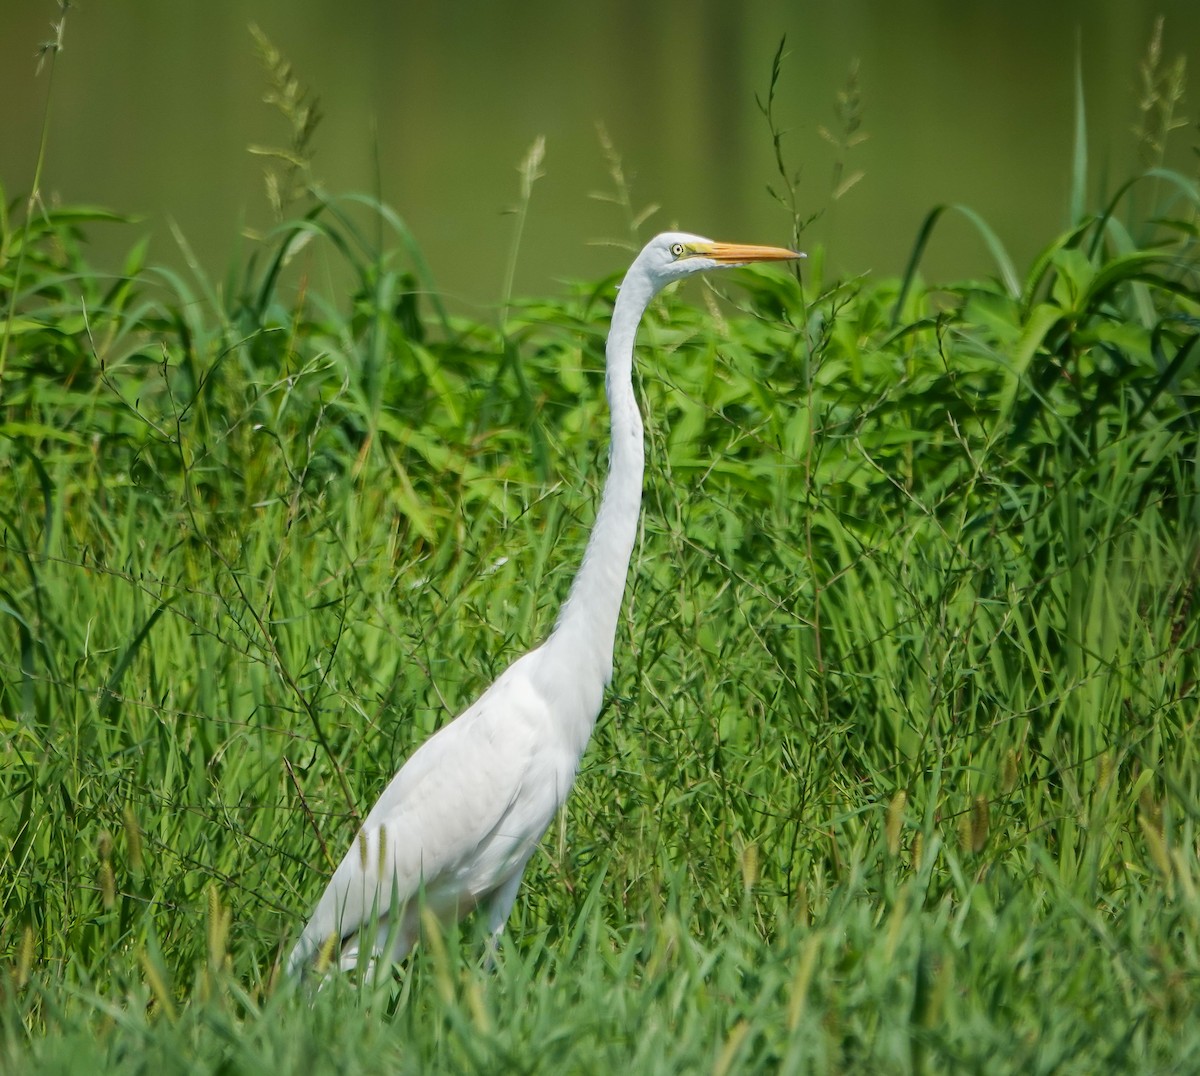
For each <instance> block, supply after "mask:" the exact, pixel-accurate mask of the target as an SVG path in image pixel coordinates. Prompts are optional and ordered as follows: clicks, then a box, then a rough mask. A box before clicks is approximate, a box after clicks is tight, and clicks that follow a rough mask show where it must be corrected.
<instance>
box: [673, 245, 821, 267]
mask: <svg viewBox="0 0 1200 1076" xmlns="http://www.w3.org/2000/svg"><path fill="white" fill-rule="evenodd" d="M690 253H692V254H695V255H698V256H699V257H702V258H712V260H713V261H715V262H720V263H721V264H722V265H747V264H749V263H750V262H782V261H792V260H793V259H795V258H803V257H804V255H803V254H801V253H799V252H798V251H795V250H788V249H787V248H786V247H756V246H751V245H750V244H747V243H697V244H695V245H694V246H693V247H692V249H691V251H690Z"/></svg>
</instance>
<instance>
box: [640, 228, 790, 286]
mask: <svg viewBox="0 0 1200 1076" xmlns="http://www.w3.org/2000/svg"><path fill="white" fill-rule="evenodd" d="M803 257H804V255H803V254H800V253H797V252H796V251H794V250H787V249H785V248H784V247H756V246H750V245H748V244H745V243H718V242H716V241H715V240H712V239H705V238H704V236H702V235H690V234H689V233H687V232H663V233H662V234H661V235H656V236H655V237H654V238H653V239H651V240H650V242H649V243H647V244H646V245H645V247H644V248H643V249H642V252H641V254H639V255H638V256H637V259H636V260H635V262H634V266H635V267H636V266H639V265H640V266H641V267H642V268H643V269H644V270H645V271H646V273H647V275H648V276H649V277H650V279H651V280H652V281H653V282H654V286H655V290H658V289H659V288H661V287H663V286H665V285H666V284H669V283H671V281H673V280H680V279H682V278H683V277H685V276H691V275H692V274H693V273H703V272H705V271H707V270H709V269H728V268H730V267H732V266H735V265H749V264H750V263H751V262H775V261H790V260H792V259H795V258H803Z"/></svg>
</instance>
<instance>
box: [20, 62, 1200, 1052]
mask: <svg viewBox="0 0 1200 1076" xmlns="http://www.w3.org/2000/svg"><path fill="white" fill-rule="evenodd" d="M284 75H286V72H283V73H281V75H280V77H283V76H284ZM772 88H773V89H774V83H772ZM1168 90H1169V87H1168ZM1164 92H1167V91H1164ZM1080 107H1081V109H1082V102H1081V103H1080ZM1164 114H1166V113H1164ZM1155 115H1156V113H1153V112H1150V113H1148V114H1147V123H1148V124H1153V123H1154V122H1156V121H1155V119H1154V116H1155ZM1173 119H1174V114H1173V113H1171V114H1169V115H1168V124H1169V123H1170V122H1173ZM1160 120H1161V116H1160ZM1161 127H1162V124H1161V122H1160V123H1159V129H1161ZM1082 129H1083V128H1082V124H1081V129H1080V132H1077V134H1076V141H1075V159H1076V163H1077V174H1076V187H1075V192H1074V195H1073V197H1072V208H1071V218H1070V220H1069V223H1068V225H1067V227H1066V228H1065V229H1064V231H1063V232H1062V234H1060V235H1058V236H1054V237H1049V238H1048V240H1047V242H1046V244H1045V247H1044V250H1043V251H1042V253H1041V254H1040V255H1039V256H1038V257H1037V258H1036V259H1034V261H1033V263H1032V264H1031V265H1029V266H1027V267H1024V268H1023V269H1022V268H1018V267H1017V266H1015V265H1013V264H1012V263H1011V261H1010V260H1009V259H1008V257H1007V255H1006V254H1005V251H1004V247H1003V244H1002V242H1001V239H1000V238H999V237H997V236H995V235H994V234H992V233H991V232H990V231H989V230H988V229H987V226H986V224H985V223H984V222H983V221H981V220H979V219H978V218H977V217H975V216H974V215H972V214H970V213H969V211H964V212H967V213H968V216H969V217H970V219H972V220H973V222H974V223H975V225H976V226H977V227H978V228H979V229H980V235H981V241H982V243H983V244H984V246H985V249H988V250H990V252H991V256H992V257H993V258H994V273H993V275H991V276H990V277H987V278H980V279H974V280H968V281H962V282H956V283H952V284H946V283H932V282H928V281H926V280H924V279H923V278H922V276H921V273H920V261H921V256H922V252H923V251H924V249H925V247H926V245H927V243H929V242H936V235H937V228H938V221H939V219H940V218H941V215H942V212H943V210H941V209H935V210H933V211H932V212H931V214H930V217H929V219H928V220H927V222H926V225H925V227H924V228H923V229H922V230H921V232H920V233H919V235H918V236H917V237H916V238H915V241H914V250H913V259H912V263H911V264H910V266H909V269H908V271H907V272H906V273H905V274H903V275H902V276H901V277H900V278H898V279H861V280H849V281H842V280H832V279H828V278H827V276H826V274H825V271H824V268H823V264H822V257H821V255H820V252H819V251H813V252H812V256H811V257H810V259H809V261H808V263H807V264H806V265H805V266H804V268H803V271H802V273H801V274H799V275H798V276H792V275H787V274H785V273H783V272H780V271H778V270H743V271H741V272H740V274H739V276H738V277H737V278H736V279H734V278H732V277H724V278H722V279H721V280H720V282H719V286H720V289H721V295H720V296H718V294H717V292H715V291H714V290H713V289H712V288H711V287H709V288H705V289H701V288H700V287H697V286H691V287H689V289H688V290H687V291H686V292H684V293H683V294H680V295H669V296H667V297H666V298H665V299H663V300H661V301H659V302H658V303H657V304H656V305H655V306H654V307H653V308H652V310H651V312H650V314H649V315H648V318H647V321H646V323H645V324H644V326H643V329H642V333H641V343H642V345H643V348H644V353H645V354H644V358H643V361H642V362H641V369H640V374H639V380H638V387H639V395H640V399H641V402H642V405H643V410H644V413H645V416H646V420H647V439H648V462H649V468H648V475H647V481H646V489H645V510H644V517H643V528H642V534H641V537H640V540H639V543H638V546H637V548H636V550H635V553H634V561H633V566H632V570H631V584H630V588H629V591H628V593H627V600H626V604H625V607H624V612H623V619H622V626H621V629H620V632H619V636H618V640H617V660H616V677H615V681H614V684H613V688H612V691H611V693H610V698H609V702H608V704H607V705H606V708H605V710H604V712H603V714H602V715H601V718H600V722H599V725H598V727H597V731H596V735H595V738H594V740H593V743H592V745H591V747H590V748H589V750H588V752H587V754H586V756H585V758H584V762H583V768H582V772H581V775H580V779H579V782H578V784H577V787H576V789H575V792H574V793H573V795H572V798H571V800H570V803H569V805H568V808H567V810H566V811H565V813H564V815H563V817H562V818H561V821H560V824H559V825H558V826H557V827H556V828H555V829H553V830H552V831H551V833H550V834H548V835H547V837H546V839H545V840H544V842H543V846H542V849H541V851H540V852H539V854H538V855H537V856H536V857H535V859H534V860H533V862H532V864H531V866H530V869H529V872H528V874H527V876H526V882H525V885H524V887H523V889H522V892H521V896H520V897H519V899H518V902H517V906H516V910H515V912H514V916H513V919H512V921H511V923H510V928H509V933H508V935H507V936H506V940H505V943H504V946H503V948H502V951H501V956H500V959H499V961H498V963H497V965H496V967H494V968H487V967H485V966H483V960H482V954H483V948H482V944H481V941H480V936H479V931H478V927H477V925H476V924H474V923H472V922H468V923H467V924H466V925H465V926H464V928H463V929H462V930H461V931H458V932H451V933H449V934H447V935H445V936H437V935H434V936H430V937H427V938H426V940H425V942H424V943H423V944H422V946H421V947H419V949H418V950H417V951H416V953H415V954H414V955H413V957H412V958H411V959H410V960H409V961H408V962H407V963H406V964H405V965H404V966H403V967H401V968H400V969H398V970H397V971H396V972H395V973H394V974H389V975H387V976H385V977H384V978H383V981H382V982H380V983H375V984H372V983H365V982H358V981H355V980H353V979H347V980H337V981H332V982H330V983H329V984H328V985H327V986H326V987H325V988H324V989H323V990H321V991H320V992H318V993H317V994H315V995H307V994H305V993H304V992H300V991H296V990H294V989H292V988H291V987H290V986H289V985H288V984H286V983H284V982H282V981H281V980H280V978H279V962H280V959H281V956H282V955H283V954H284V953H285V952H286V947H287V946H288V944H289V942H290V941H291V940H292V939H294V938H295V936H296V934H297V932H298V930H299V928H300V926H301V924H302V922H303V920H304V918H305V917H306V915H307V913H308V912H309V910H310V909H311V907H312V905H313V903H314V901H315V899H316V897H317V896H318V895H319V893H320V892H321V890H322V889H323V887H324V885H325V882H326V880H327V877H328V875H329V873H330V871H331V870H332V866H333V864H334V861H335V859H336V858H338V857H339V856H340V854H341V852H342V849H343V848H344V847H345V846H346V845H347V843H348V841H349V839H350V837H351V835H352V833H353V830H354V828H355V822H356V819H357V818H358V817H359V816H360V814H361V813H363V812H364V811H365V809H366V808H367V807H368V806H369V805H370V803H372V802H373V801H374V799H375V797H376V795H377V794H378V792H379V790H380V789H381V787H382V785H383V784H384V782H385V781H386V779H387V777H389V776H390V775H391V773H392V772H393V771H394V769H395V768H396V767H397V766H398V765H399V764H400V762H401V761H402V760H403V759H404V758H405V757H406V756H407V755H408V754H409V753H410V752H411V750H412V749H413V748H414V747H415V746H416V745H417V744H418V743H419V742H420V741H421V740H422V739H424V738H425V737H426V736H427V735H428V734H429V733H430V732H431V731H432V730H434V729H435V728H437V727H439V726H440V725H441V724H442V723H444V722H445V721H447V720H449V719H450V718H451V717H452V716H453V715H454V714H455V713H456V712H458V711H459V710H460V709H461V708H462V707H463V706H464V705H465V704H467V703H468V702H469V701H470V700H471V699H472V698H473V696H474V695H475V694H476V693H477V692H478V691H479V690H480V689H481V688H482V687H483V686H484V685H486V684H487V683H488V682H489V681H490V680H491V679H492V678H493V677H495V676H496V675H497V673H499V672H500V671H501V670H502V669H503V668H504V666H505V665H506V663H507V662H509V661H510V660H511V659H513V658H514V657H515V656H517V655H519V654H520V653H522V652H523V651H524V650H526V649H527V648H529V647H530V646H533V645H536V643H538V642H539V641H540V640H541V639H542V638H543V637H544V635H545V634H546V632H547V631H548V630H549V628H550V626H551V624H552V622H553V618H554V616H555V614H556V612H557V609H558V605H559V602H560V601H561V599H562V597H563V596H564V594H565V592H566V589H567V586H568V584H569V582H570V579H571V574H572V571H573V568H574V566H575V565H576V564H577V562H578V559H579V556H580V553H581V551H582V547H583V543H584V541H585V539H586V536H587V531H588V527H589V525H590V523H591V520H592V518H593V515H594V511H595V507H596V502H597V498H598V490H599V484H600V482H601V480H602V477H603V472H604V464H605V454H606V440H605V436H606V431H607V415H606V410H605V406H604V402H603V340H604V333H605V327H606V318H607V314H608V312H609V310H610V307H611V301H612V297H613V284H614V283H615V281H613V280H606V281H600V282H596V283H594V284H588V285H580V286H579V287H577V288H576V289H575V290H574V291H573V293H572V294H570V295H569V296H568V297H566V298H564V299H558V300H553V301H550V300H545V301H537V300H521V299H519V298H513V299H512V300H511V302H510V304H509V307H508V312H507V316H506V317H505V318H504V324H503V326H502V327H501V328H497V327H496V326H495V325H489V324H484V323H480V322H479V321H476V320H467V319H464V318H461V317H455V316H450V315H448V314H447V313H446V311H445V310H444V309H443V308H442V306H441V305H440V302H439V299H438V296H437V292H436V288H435V286H434V283H433V281H432V280H430V279H429V278H428V274H427V272H426V271H425V269H424V266H423V263H422V261H421V258H420V252H419V245H418V243H417V241H416V240H415V239H414V237H413V236H411V235H410V234H409V233H408V232H407V230H406V228H405V226H404V224H403V222H402V221H401V220H400V218H399V217H397V216H396V214H395V213H394V212H392V211H391V210H390V209H388V208H387V207H385V206H383V205H380V204H379V203H378V202H376V201H374V200H372V199H370V198H365V197H360V196H344V197H333V196H329V195H320V194H314V193H313V189H312V188H311V187H308V188H307V191H308V193H307V194H305V195H304V196H303V198H302V199H301V201H300V203H299V205H298V207H294V208H293V209H292V210H289V209H288V204H287V199H286V198H282V197H281V198H280V201H279V209H280V212H281V221H280V223H279V225H278V227H277V228H276V229H275V230H274V231H273V232H271V233H270V234H268V235H266V236H264V237H263V238H262V239H261V241H260V242H259V243H257V245H256V246H255V248H254V252H253V254H252V255H251V256H249V257H248V258H247V259H246V261H245V263H244V264H243V265H240V266H238V267H237V268H236V269H234V270H232V271H231V272H230V273H229V275H228V276H227V277H226V278H225V279H224V280H221V281H219V282H218V281H214V280H212V279H211V278H209V277H207V276H205V275H204V274H203V273H202V272H201V271H199V270H198V269H196V270H195V271H192V272H180V271H172V270H169V269H166V268H163V267H160V266H158V265H155V264H151V263H149V261H148V259H147V256H146V247H145V245H144V243H141V242H135V243H134V244H133V246H132V248H131V250H130V253H129V255H128V258H127V259H126V261H125V263H124V265H122V266H121V267H120V268H119V270H117V271H116V272H108V271H103V270H101V269H98V268H96V267H94V266H92V265H91V264H90V263H89V261H88V247H87V243H86V234H87V231H88V230H89V229H91V228H94V227H98V226H101V225H104V226H113V225H112V224H111V223H109V222H111V221H112V220H113V216H112V214H108V213H105V212H103V211H99V210H96V209H91V208H87V207H54V206H50V205H36V206H34V205H33V203H32V201H31V202H30V210H31V211H26V209H25V208H24V200H21V202H19V203H10V202H9V198H10V197H11V195H6V196H4V197H3V198H0V202H3V203H4V204H5V215H4V216H3V217H2V218H0V300H2V301H3V302H2V306H0V310H3V311H4V312H5V313H6V315H7V317H6V321H5V323H4V325H3V333H4V338H5V359H4V363H3V371H2V382H0V393H2V397H0V474H2V475H3V479H2V481H0V836H2V840H0V908H2V919H0V1068H3V1069H5V1070H6V1071H12V1072H17V1071H30V1070H31V1069H32V1068H34V1067H38V1066H40V1067H44V1068H47V1069H53V1070H54V1071H71V1072H74V1071H90V1072H95V1071H104V1072H112V1073H142V1072H161V1071H164V1070H166V1071H179V1070H182V1069H185V1068H186V1069H187V1070H188V1071H213V1072H216V1071H220V1072H256V1073H257V1072H264V1071H289V1070H301V1071H332V1070H337V1071H343V1072H364V1073H368V1072H381V1073H382V1072H394V1071H416V1070H418V1069H421V1070H423V1069H426V1068H436V1069H438V1070H441V1071H484V1072H501V1071H510V1070H511V1071H522V1072H555V1073H557V1072H573V1071H579V1072H598V1071H615V1070H617V1069H618V1067H624V1068H625V1069H626V1070H628V1071H631V1072H638V1073H641V1072H647V1073H649V1072H676V1071H712V1072H715V1073H727V1072H746V1071H782V1072H804V1073H807V1072H836V1071H845V1070H851V1069H860V1070H863V1071H879V1072H941V1071H963V1070H968V1071H981V1072H982V1071H986V1072H1013V1073H1036V1072H1080V1073H1084V1072H1101V1071H1136V1070H1146V1071H1150V1070H1154V1071H1167V1070H1175V1069H1177V1068H1178V1066H1181V1065H1184V1064H1185V1063H1186V1062H1187V1060H1188V1059H1191V1063H1192V1064H1197V1063H1200V1062H1197V1060H1196V1059H1198V1058H1200V1011H1198V1009H1200V1006H1198V1005H1197V998H1198V997H1200V863H1198V860H1197V853H1198V849H1200V834H1198V829H1197V827H1198V826H1200V741H1198V739H1197V727H1196V726H1197V718H1198V716H1200V688H1198V681H1200V652H1198V646H1200V627H1198V618H1197V612H1196V601H1197V599H1196V595H1195V593H1194V581H1195V577H1196V573H1197V568H1198V566H1200V541H1198V539H1197V532H1198V527H1197V525H1198V523H1200V501H1198V493H1200V489H1198V482H1200V471H1198V467H1200V455H1198V450H1200V441H1198V423H1200V400H1198V398H1197V394H1198V392H1200V372H1198V370H1197V363H1198V362H1200V348H1197V346H1196V343H1197V338H1198V336H1200V257H1198V252H1197V221H1198V220H1200V216H1198V211H1200V194H1198V192H1197V185H1196V181H1195V179H1194V178H1193V177H1189V176H1186V175H1183V174H1181V173H1179V172H1177V171H1170V170H1167V169H1165V168H1163V167H1162V166H1161V158H1159V159H1158V160H1154V159H1150V160H1148V161H1147V162H1146V171H1145V172H1144V173H1143V174H1140V175H1138V176H1137V177H1134V178H1132V179H1130V180H1129V182H1127V183H1125V184H1122V185H1120V186H1117V187H1115V188H1114V190H1113V191H1112V193H1111V194H1110V196H1109V197H1108V198H1106V199H1105V200H1103V201H1102V202H1101V203H1100V204H1099V205H1098V206H1096V207H1094V208H1087V206H1088V196H1087V189H1088V185H1087V179H1086V169H1085V166H1084V162H1085V160H1086V154H1085V153H1084V152H1083V150H1084V149H1085V146H1084V145H1083V144H1081V139H1082V138H1083V135H1082ZM297 130H301V128H300V127H298V128H297ZM1169 131H1170V128H1169V126H1168V128H1167V129H1166V130H1160V133H1161V134H1162V135H1163V137H1164V138H1165V136H1166V134H1168V133H1169ZM308 133H309V135H311V131H309V132H308ZM1152 133H1153V132H1151V134H1152ZM1147 137H1148V138H1149V135H1148V136H1147ZM291 178H294V177H291ZM785 178H786V177H785ZM289 181H290V180H289ZM842 182H843V183H844V179H843V180H842ZM286 189H287V182H284V183H283V184H282V185H281V184H277V187H276V190H277V191H278V190H286ZM951 211H954V210H953V209H951ZM331 266H333V267H335V269H336V272H337V274H340V277H341V278H344V279H346V280H349V281H351V282H352V283H351V285H350V286H349V287H348V288H347V289H345V291H344V292H343V293H341V294H335V293H333V292H325V291H323V290H322V287H321V284H320V281H322V280H325V279H327V274H328V273H329V272H330V267H331Z"/></svg>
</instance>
